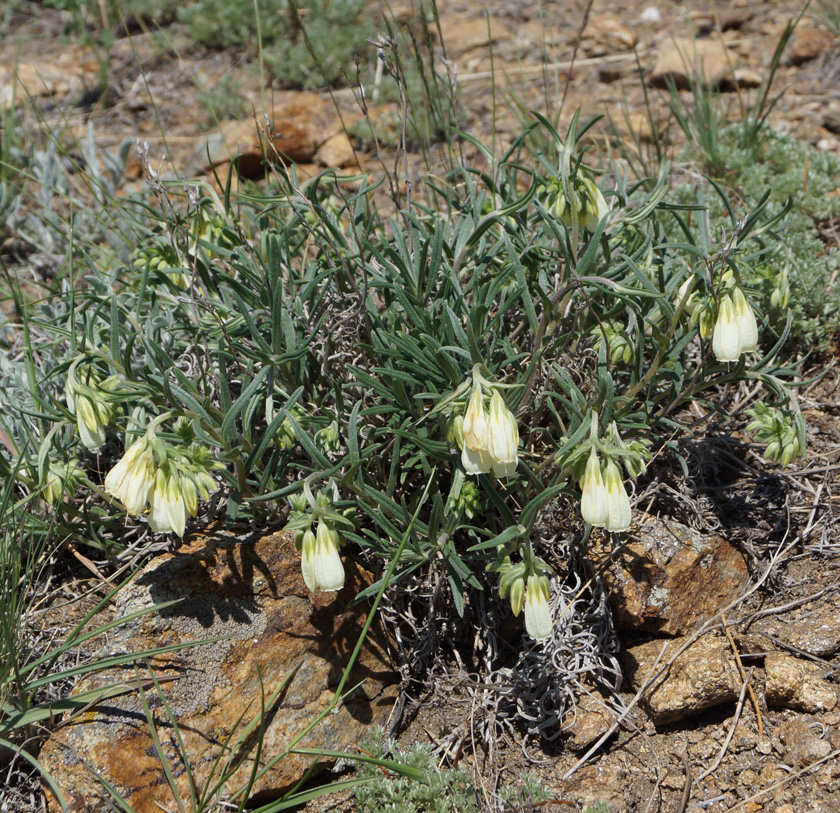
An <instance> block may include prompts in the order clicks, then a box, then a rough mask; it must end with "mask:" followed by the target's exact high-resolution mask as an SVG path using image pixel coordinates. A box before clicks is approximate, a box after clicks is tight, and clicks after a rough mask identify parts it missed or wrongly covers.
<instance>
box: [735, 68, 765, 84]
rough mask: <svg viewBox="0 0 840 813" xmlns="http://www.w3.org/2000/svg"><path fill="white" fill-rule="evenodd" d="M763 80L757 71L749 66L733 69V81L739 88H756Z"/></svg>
mask: <svg viewBox="0 0 840 813" xmlns="http://www.w3.org/2000/svg"><path fill="white" fill-rule="evenodd" d="M763 81H764V80H763V79H762V77H761V74H760V73H758V71H751V70H750V69H749V68H736V69H735V83H736V84H737V85H738V87H740V88H758V87H761V83H762V82H763Z"/></svg>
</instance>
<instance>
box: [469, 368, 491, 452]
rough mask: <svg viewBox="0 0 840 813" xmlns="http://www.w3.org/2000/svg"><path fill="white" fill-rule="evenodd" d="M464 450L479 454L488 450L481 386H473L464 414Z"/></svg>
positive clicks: (485, 416)
mask: <svg viewBox="0 0 840 813" xmlns="http://www.w3.org/2000/svg"><path fill="white" fill-rule="evenodd" d="M463 431H464V448H465V449H469V450H470V451H471V452H478V451H481V450H482V449H485V450H486V449H487V448H488V440H489V437H488V431H487V413H486V411H485V409H484V393H483V392H482V389H481V385H480V384H477V383H476V384H473V388H472V393H471V394H470V400H469V403H468V404H467V411H466V412H465V413H464V425H463Z"/></svg>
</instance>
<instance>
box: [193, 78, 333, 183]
mask: <svg viewBox="0 0 840 813" xmlns="http://www.w3.org/2000/svg"><path fill="white" fill-rule="evenodd" d="M267 118H268V125H267V126H266V116H265V115H264V114H259V113H257V114H256V115H255V117H254V118H250V119H244V120H231V121H225V122H222V123H221V125H220V126H219V131H218V132H217V133H213V134H212V135H210V136H209V137H208V138H207V139H205V140H204V141H203V142H202V143H201V144H200V145H199V147H198V155H197V164H198V167H199V170H200V171H202V172H207V171H209V170H210V169H211V168H216V167H220V166H223V165H224V164H227V163H229V162H230V161H232V160H234V159H236V160H237V169H238V171H239V174H240V175H242V176H244V177H255V176H258V175H261V174H262V173H263V172H264V167H265V164H266V163H275V162H284V163H286V162H288V163H295V164H309V163H312V162H313V161H314V160H315V155H316V153H317V152H318V150H319V148H320V147H321V146H322V145H324V144H326V143H327V142H329V141H330V139H332V138H333V137H334V136H339V135H341V134H343V129H342V124H341V120H340V119H339V117H338V114H337V113H336V111H335V109H334V108H333V106H332V104H331V103H330V102H329V101H328V100H327V99H324V98H322V97H320V96H319V95H318V94H317V93H312V92H310V91H294V90H289V91H281V92H275V94H274V97H273V100H272V105H271V112H270V113H269V114H268V117H267ZM345 139H346V136H345Z"/></svg>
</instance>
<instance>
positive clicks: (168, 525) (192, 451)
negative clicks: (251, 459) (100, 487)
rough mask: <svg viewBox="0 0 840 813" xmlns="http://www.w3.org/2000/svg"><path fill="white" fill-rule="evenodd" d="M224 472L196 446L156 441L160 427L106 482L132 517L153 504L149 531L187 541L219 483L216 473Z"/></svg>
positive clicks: (131, 449) (142, 440)
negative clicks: (190, 523)
mask: <svg viewBox="0 0 840 813" xmlns="http://www.w3.org/2000/svg"><path fill="white" fill-rule="evenodd" d="M217 466H218V464H217V463H215V462H214V461H213V460H212V458H211V455H210V451H209V450H208V449H205V448H204V447H201V446H199V445H198V444H195V443H192V444H189V445H188V446H186V447H184V448H180V447H173V446H172V445H171V444H169V443H165V442H164V441H162V440H161V439H160V438H157V437H155V435H154V427H153V426H150V428H149V430H148V431H147V432H146V434H145V435H143V437H141V438H139V439H138V440H136V441H135V442H134V443H132V444H131V446H130V447H129V448H128V450H127V451H126V453H125V454H124V455H123V456H122V458H121V459H120V460H119V462H118V463H117V464H116V465H115V466H114V467H113V468H112V469H111V471H109V472H108V474H107V475H106V477H105V490H106V491H107V492H108V493H109V494H111V496H113V497H116V498H117V499H118V500H119V501H120V502H121V503H122V504H123V506H124V507H125V510H126V512H127V513H128V514H132V515H134V516H140V515H142V514H144V513H145V512H146V506H147V504H148V522H149V528H151V530H152V531H154V532H155V533H161V534H162V533H172V532H174V533H176V534H177V535H178V536H183V535H184V531H185V530H186V524H187V517H188V516H190V517H194V516H195V515H196V514H197V512H198V500H199V497H200V498H201V499H203V500H206V499H207V498H208V497H209V496H210V493H211V492H212V491H215V490H216V483H215V481H214V480H213V477H212V476H211V475H210V470H211V469H213V468H216V467H217Z"/></svg>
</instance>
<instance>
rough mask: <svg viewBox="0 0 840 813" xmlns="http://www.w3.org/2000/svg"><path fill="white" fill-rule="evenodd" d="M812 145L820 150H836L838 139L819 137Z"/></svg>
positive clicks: (839, 145)
mask: <svg viewBox="0 0 840 813" xmlns="http://www.w3.org/2000/svg"><path fill="white" fill-rule="evenodd" d="M814 146H815V147H816V148H817V149H818V150H820V151H821V152H837V150H838V149H840V141H838V140H837V139H836V138H821V139H820V140H819V141H818V142H817V143H816V144H815V145H814Z"/></svg>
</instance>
